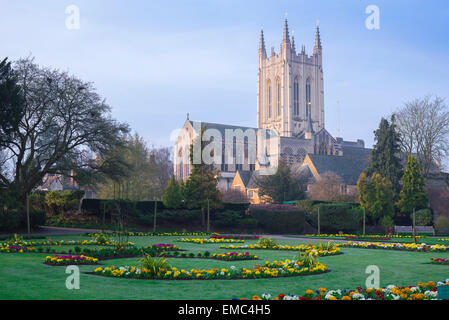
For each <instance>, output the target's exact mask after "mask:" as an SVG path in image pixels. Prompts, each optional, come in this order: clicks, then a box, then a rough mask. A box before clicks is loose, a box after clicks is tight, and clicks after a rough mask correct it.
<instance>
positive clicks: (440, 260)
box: [430, 258, 449, 264]
mask: <svg viewBox="0 0 449 320" xmlns="http://www.w3.org/2000/svg"><path fill="white" fill-rule="evenodd" d="M430 260H431V261H432V262H431V263H433V264H449V259H444V258H430Z"/></svg>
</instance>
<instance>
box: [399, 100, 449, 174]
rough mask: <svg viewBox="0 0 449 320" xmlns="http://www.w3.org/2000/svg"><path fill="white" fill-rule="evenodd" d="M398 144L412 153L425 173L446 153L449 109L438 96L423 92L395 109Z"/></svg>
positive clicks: (448, 150)
mask: <svg viewBox="0 0 449 320" xmlns="http://www.w3.org/2000/svg"><path fill="white" fill-rule="evenodd" d="M395 116H396V120H397V129H398V131H399V133H400V134H401V148H402V151H404V152H405V153H406V156H407V157H408V156H409V155H411V154H416V156H417V158H418V160H419V162H420V165H421V168H422V171H423V176H424V177H427V176H428V175H429V173H430V172H431V170H432V167H434V166H435V165H438V166H440V164H441V160H442V158H443V157H446V156H448V155H449V109H448V107H447V105H446V104H445V100H444V99H443V98H441V97H438V96H435V97H432V96H431V95H427V96H425V97H423V98H418V99H415V100H413V101H411V102H407V103H405V104H404V106H403V107H402V108H399V109H398V110H397V111H396V113H395Z"/></svg>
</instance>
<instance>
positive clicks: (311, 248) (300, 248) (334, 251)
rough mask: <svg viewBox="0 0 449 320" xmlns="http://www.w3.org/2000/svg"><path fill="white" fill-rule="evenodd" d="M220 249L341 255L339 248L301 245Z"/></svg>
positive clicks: (229, 246)
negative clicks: (329, 248) (328, 248)
mask: <svg viewBox="0 0 449 320" xmlns="http://www.w3.org/2000/svg"><path fill="white" fill-rule="evenodd" d="M220 248H222V249H234V250H246V249H251V250H285V251H301V252H305V253H310V254H313V255H314V256H320V257H324V256H333V255H337V254H341V253H342V252H341V250H340V248H339V247H335V248H334V249H332V250H323V249H319V248H318V247H316V246H312V245H303V244H301V245H299V246H289V245H283V246H281V245H276V246H272V247H267V246H261V245H259V244H248V245H244V246H235V245H222V246H220Z"/></svg>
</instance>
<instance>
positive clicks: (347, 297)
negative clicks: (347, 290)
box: [341, 296, 351, 300]
mask: <svg viewBox="0 0 449 320" xmlns="http://www.w3.org/2000/svg"><path fill="white" fill-rule="evenodd" d="M341 300H351V297H349V296H344V297H342V298H341Z"/></svg>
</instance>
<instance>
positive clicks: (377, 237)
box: [345, 236, 391, 241]
mask: <svg viewBox="0 0 449 320" xmlns="http://www.w3.org/2000/svg"><path fill="white" fill-rule="evenodd" d="M345 240H362V241H369V240H377V241H386V240H391V237H381V236H365V237H364V236H347V237H345Z"/></svg>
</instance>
